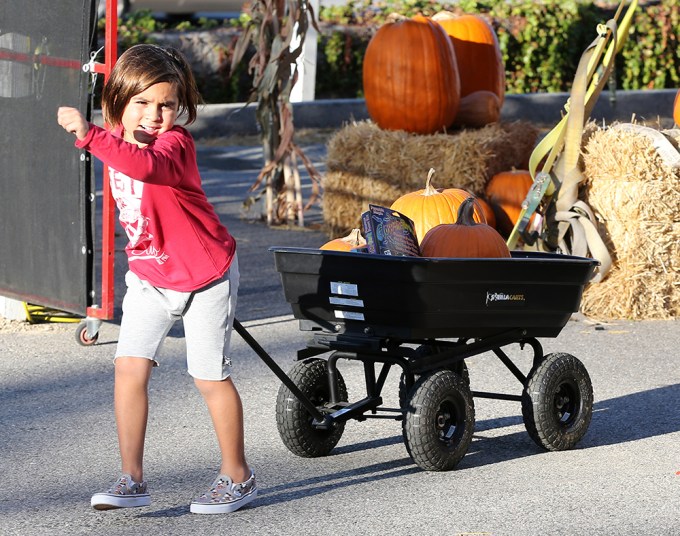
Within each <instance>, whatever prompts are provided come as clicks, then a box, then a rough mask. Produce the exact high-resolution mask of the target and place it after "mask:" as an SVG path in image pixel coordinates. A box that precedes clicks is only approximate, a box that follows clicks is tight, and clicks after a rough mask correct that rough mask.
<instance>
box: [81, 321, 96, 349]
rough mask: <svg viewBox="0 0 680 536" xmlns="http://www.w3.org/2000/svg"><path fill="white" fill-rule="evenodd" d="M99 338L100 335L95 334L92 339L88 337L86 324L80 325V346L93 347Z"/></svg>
mask: <svg viewBox="0 0 680 536" xmlns="http://www.w3.org/2000/svg"><path fill="white" fill-rule="evenodd" d="M98 338H99V333H95V334H94V335H93V336H92V338H90V337H88V336H87V324H86V323H85V322H81V323H80V324H78V327H77V328H76V341H77V342H78V344H80V345H81V346H92V345H93V344H94V343H96V342H97V339H98Z"/></svg>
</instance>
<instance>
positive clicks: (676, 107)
mask: <svg viewBox="0 0 680 536" xmlns="http://www.w3.org/2000/svg"><path fill="white" fill-rule="evenodd" d="M673 120H674V121H675V124H676V125H678V126H680V89H678V92H677V93H676V94H675V102H674V103H673Z"/></svg>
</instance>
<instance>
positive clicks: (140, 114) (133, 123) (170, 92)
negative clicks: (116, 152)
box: [121, 82, 179, 147]
mask: <svg viewBox="0 0 680 536" xmlns="http://www.w3.org/2000/svg"><path fill="white" fill-rule="evenodd" d="M178 110H179V101H178V99H177V89H176V88H175V85H174V84H170V83H168V82H159V83H158V84H154V85H153V86H150V87H148V88H147V89H145V90H144V91H142V92H141V93H139V94H138V95H135V96H134V97H132V98H131V99H130V102H128V104H127V106H126V107H125V111H124V112H123V118H122V121H121V122H122V124H123V139H124V140H125V141H128V142H130V143H134V144H136V145H138V146H139V147H146V146H147V145H148V144H149V143H151V142H152V141H154V140H155V139H156V138H157V137H158V136H160V135H161V134H163V133H164V132H167V131H168V130H170V129H171V128H172V127H173V126H174V124H175V121H176V120H177V111H178Z"/></svg>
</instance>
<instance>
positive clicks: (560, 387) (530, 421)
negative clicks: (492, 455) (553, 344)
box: [522, 353, 593, 450]
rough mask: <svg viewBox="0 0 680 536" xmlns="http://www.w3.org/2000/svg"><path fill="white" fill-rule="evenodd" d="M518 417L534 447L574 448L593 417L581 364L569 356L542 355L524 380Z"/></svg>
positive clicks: (590, 389)
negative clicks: (521, 416)
mask: <svg viewBox="0 0 680 536" xmlns="http://www.w3.org/2000/svg"><path fill="white" fill-rule="evenodd" d="M522 415H523V417H524V426H526V429H527V431H528V432H529V436H531V439H533V440H534V441H535V442H536V444H537V445H538V446H540V447H543V448H545V449H547V450H567V449H570V448H572V447H573V446H574V445H576V444H577V443H578V442H579V441H580V440H581V438H582V437H583V436H584V435H585V433H586V431H587V430H588V426H590V420H591V418H592V416H593V386H592V383H591V381H590V376H589V375H588V371H587V370H586V368H585V366H584V365H583V363H581V362H580V361H579V360H578V359H576V358H575V357H574V356H573V355H570V354H563V353H556V354H548V355H547V356H545V359H544V360H543V361H541V363H540V364H539V365H538V366H537V367H535V368H534V369H532V371H531V372H530V373H529V376H528V378H527V382H526V385H525V388H524V393H522Z"/></svg>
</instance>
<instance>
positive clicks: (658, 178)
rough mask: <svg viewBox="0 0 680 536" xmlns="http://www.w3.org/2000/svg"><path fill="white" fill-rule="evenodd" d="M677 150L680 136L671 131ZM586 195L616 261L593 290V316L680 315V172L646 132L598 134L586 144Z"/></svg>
mask: <svg viewBox="0 0 680 536" xmlns="http://www.w3.org/2000/svg"><path fill="white" fill-rule="evenodd" d="M665 134H666V137H667V138H668V139H669V140H671V141H672V142H673V144H674V145H675V147H676V148H677V146H678V142H679V141H680V131H678V130H674V131H666V132H665ZM584 174H585V177H586V183H585V184H586V188H585V189H584V191H583V192H582V194H583V197H584V199H585V201H586V203H588V204H589V205H590V207H591V208H593V210H594V211H595V213H596V216H597V218H598V225H599V227H600V229H599V230H600V234H601V236H603V238H604V239H605V242H606V243H607V247H608V248H609V251H610V253H611V254H612V257H613V259H614V264H613V266H612V270H611V271H610V273H609V275H608V276H607V277H606V278H605V279H604V280H603V281H602V282H600V283H594V284H591V285H588V286H587V288H586V290H585V292H584V296H583V301H582V310H583V312H584V313H585V314H586V315H588V316H591V317H595V318H599V319H603V320H608V319H609V320H611V319H639V320H641V319H670V318H677V317H680V169H678V168H677V167H676V168H672V167H670V166H669V165H668V163H667V162H665V161H664V160H663V159H662V158H661V157H660V155H659V153H658V152H657V151H656V150H655V148H654V146H653V144H652V142H651V141H650V139H649V138H648V137H646V136H644V135H641V134H639V133H633V132H628V131H626V130H617V129H616V128H602V129H597V130H595V132H593V133H592V134H590V135H589V137H588V140H587V141H586V143H585V145H584Z"/></svg>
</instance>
